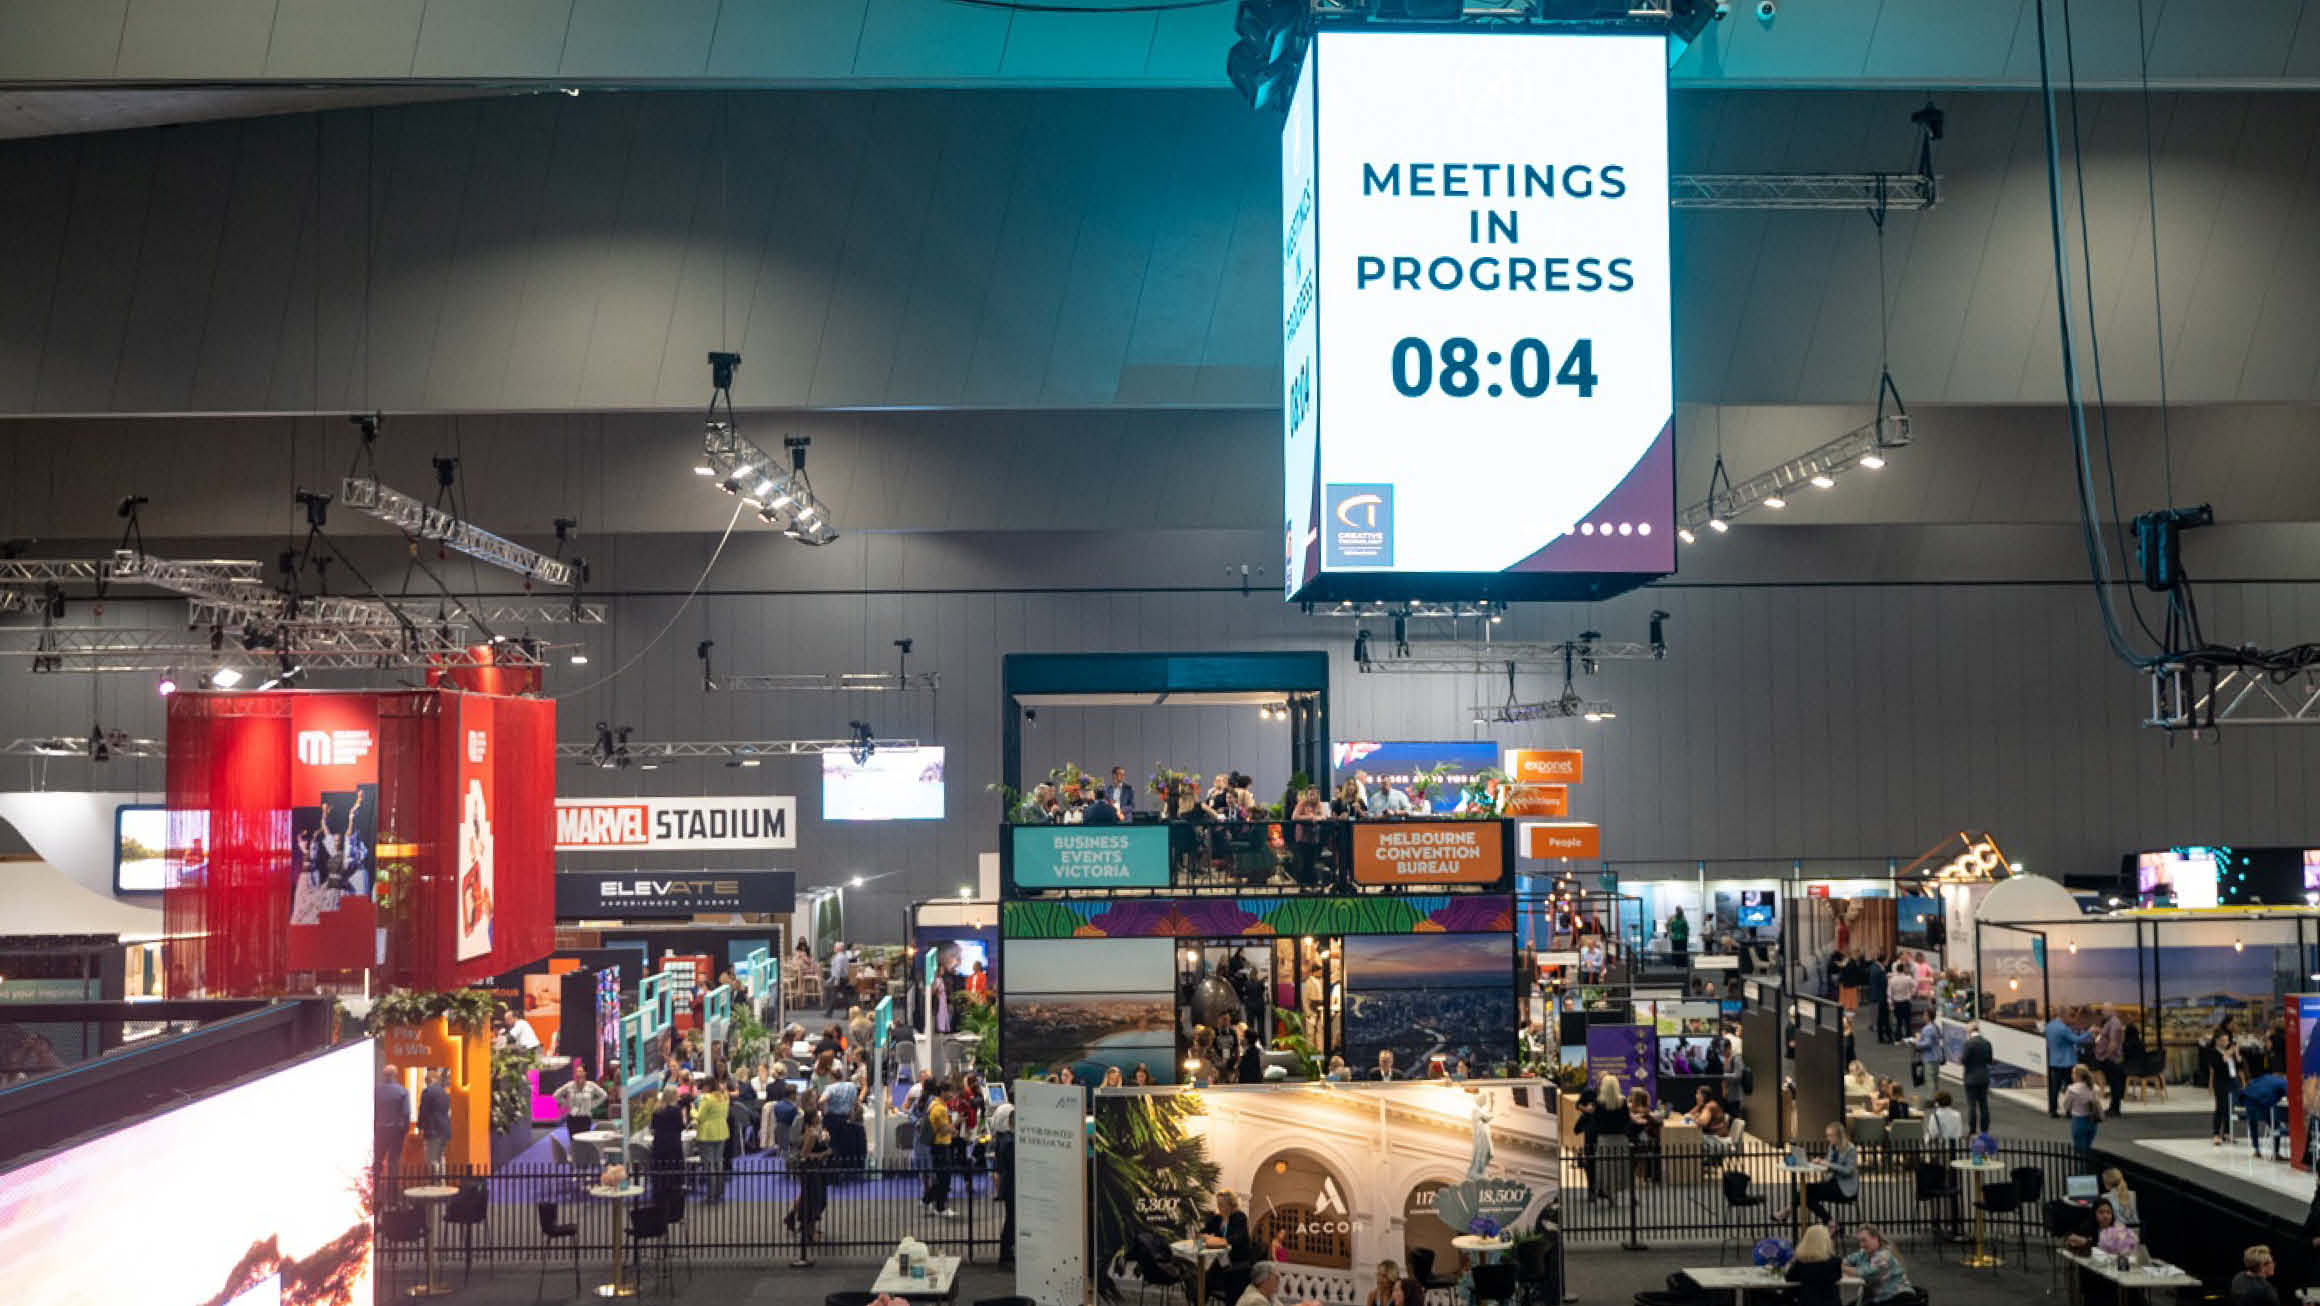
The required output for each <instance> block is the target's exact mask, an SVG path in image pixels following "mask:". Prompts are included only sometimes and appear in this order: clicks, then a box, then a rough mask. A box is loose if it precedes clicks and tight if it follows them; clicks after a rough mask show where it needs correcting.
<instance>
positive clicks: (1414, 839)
mask: <svg viewBox="0 0 2320 1306" xmlns="http://www.w3.org/2000/svg"><path fill="white" fill-rule="evenodd" d="M1499 828H1500V827H1499V824H1498V822H1496V821H1397V822H1389V823H1384V824H1377V825H1371V824H1368V823H1366V822H1365V823H1362V824H1358V825H1356V826H1354V827H1353V880H1354V883H1356V884H1495V883H1497V882H1498V881H1499V880H1500V879H1501V878H1502V877H1503V876H1504V875H1505V874H1506V846H1505V844H1504V842H1503V841H1502V838H1501V835H1500V833H1499Z"/></svg>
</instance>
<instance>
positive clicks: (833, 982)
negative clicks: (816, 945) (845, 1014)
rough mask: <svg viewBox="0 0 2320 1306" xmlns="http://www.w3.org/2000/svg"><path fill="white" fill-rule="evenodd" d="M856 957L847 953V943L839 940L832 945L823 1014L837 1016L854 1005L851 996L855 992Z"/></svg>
mask: <svg viewBox="0 0 2320 1306" xmlns="http://www.w3.org/2000/svg"><path fill="white" fill-rule="evenodd" d="M853 978H854V955H853V954H852V953H850V952H848V951H846V941H845V940H844V939H839V940H838V941H837V942H835V943H832V944H831V945H830V971H829V974H828V976H827V977H826V980H825V982H824V983H823V985H822V1014H823V1015H825V1016H835V1015H837V1014H838V1013H839V1012H841V1011H844V1010H845V1009H846V1008H847V1007H848V1006H850V1005H852V1004H851V1003H850V1002H849V1001H848V998H849V995H851V994H852V993H853V991H854V984H853Z"/></svg>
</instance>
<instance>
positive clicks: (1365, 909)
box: [1000, 894, 1514, 939]
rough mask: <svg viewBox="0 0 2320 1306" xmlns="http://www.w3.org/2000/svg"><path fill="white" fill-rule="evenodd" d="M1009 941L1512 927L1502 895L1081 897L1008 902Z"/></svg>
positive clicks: (1003, 921) (1003, 919) (1509, 902)
mask: <svg viewBox="0 0 2320 1306" xmlns="http://www.w3.org/2000/svg"><path fill="white" fill-rule="evenodd" d="M1000 927H1001V928H1000V932H1001V934H1002V935H1004V936H1005V937H1006V938H1010V939H1148V938H1176V939H1193V938H1198V939H1216V938H1235V937H1240V936H1244V935H1256V936H1262V935H1278V934H1295V935H1306V934H1310V935H1316V936H1319V935H1342V934H1436V933H1441V934H1489V933H1502V932H1505V931H1509V930H1512V929H1513V928H1514V900H1513V899H1512V898H1509V897H1506V896H1504V895H1501V894H1461V895H1458V896H1455V897H1452V896H1447V895H1445V896H1439V897H1402V896H1395V897H1386V896H1383V895H1379V896H1375V897H1368V896H1365V897H1359V898H1129V899H1120V898H1088V899H1066V900H1057V899H1052V898H1047V899H1039V900H1036V901H1025V902H1009V903H1007V904H1005V906H1004V909H1003V911H1002V913H1001V916H1000Z"/></svg>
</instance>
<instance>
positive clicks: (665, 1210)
mask: <svg viewBox="0 0 2320 1306" xmlns="http://www.w3.org/2000/svg"><path fill="white" fill-rule="evenodd" d="M660 1210H661V1219H662V1220H663V1221H664V1222H666V1223H667V1225H668V1236H667V1237H665V1238H663V1239H661V1260H662V1261H663V1262H666V1261H668V1259H669V1244H670V1243H672V1242H674V1241H676V1235H677V1233H678V1232H679V1231H678V1228H677V1226H678V1225H681V1224H683V1223H684V1222H685V1187H684V1185H683V1184H671V1185H669V1187H668V1191H667V1192H665V1193H663V1194H662V1195H661V1202H660ZM680 1263H681V1264H683V1265H685V1266H686V1270H685V1274H686V1277H687V1278H688V1279H690V1278H691V1276H692V1268H691V1258H689V1257H688V1258H685V1259H684V1260H683V1261H682V1262H680ZM662 1268H663V1270H664V1271H665V1270H666V1269H667V1266H666V1265H665V1264H664V1265H663V1267H662Z"/></svg>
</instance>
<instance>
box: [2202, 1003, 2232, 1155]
mask: <svg viewBox="0 0 2320 1306" xmlns="http://www.w3.org/2000/svg"><path fill="white" fill-rule="evenodd" d="M2199 1075H2200V1077H2201V1078H2203V1079H2205V1080H2206V1081H2207V1090H2208V1092H2210V1093H2212V1094H2214V1095H2215V1111H2214V1113H2213V1114H2211V1115H2210V1116H2208V1118H2207V1132H2208V1133H2210V1134H2213V1135H2215V1145H2216V1146H2217V1147H2221V1146H2223V1140H2224V1139H2225V1138H2226V1137H2227V1136H2228V1135H2229V1134H2230V1133H2231V1101H2232V1098H2233V1096H2234V1095H2236V1094H2237V1093H2238V1091H2239V1044H2238V1043H2237V1042H2235V1041H2234V1040H2233V1039H2232V1036H2231V1032H2230V1031H2229V1030H2223V1029H2219V1030H2217V1031H2215V1033H2214V1034H2212V1035H2210V1036H2209V1038H2208V1040H2207V1042H2205V1043H2203V1044H2201V1045H2200V1047H2199Z"/></svg>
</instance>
